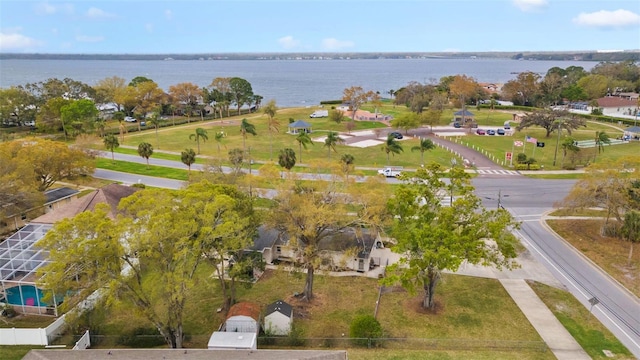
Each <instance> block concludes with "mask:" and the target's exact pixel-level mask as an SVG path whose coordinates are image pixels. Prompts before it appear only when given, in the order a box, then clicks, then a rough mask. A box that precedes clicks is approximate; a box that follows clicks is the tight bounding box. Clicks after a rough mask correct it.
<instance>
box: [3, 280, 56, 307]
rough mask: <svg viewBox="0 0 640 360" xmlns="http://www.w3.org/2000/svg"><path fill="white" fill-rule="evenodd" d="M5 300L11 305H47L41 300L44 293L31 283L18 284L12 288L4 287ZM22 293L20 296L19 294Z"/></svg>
mask: <svg viewBox="0 0 640 360" xmlns="http://www.w3.org/2000/svg"><path fill="white" fill-rule="evenodd" d="M5 291H6V296H5V297H6V302H7V303H8V304H11V305H26V306H38V305H40V306H47V305H48V304H47V303H45V302H44V301H42V298H43V297H44V293H43V292H42V290H40V289H38V288H37V287H35V286H33V285H19V286H14V287H12V288H8V289H5ZM21 293H22V296H20V295H21ZM38 299H40V304H38Z"/></svg>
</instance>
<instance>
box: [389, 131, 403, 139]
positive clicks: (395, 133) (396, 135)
mask: <svg viewBox="0 0 640 360" xmlns="http://www.w3.org/2000/svg"><path fill="white" fill-rule="evenodd" d="M389 136H393V137H394V138H396V139H402V138H403V136H402V134H400V133H399V132H397V131H394V132H392V133H389Z"/></svg>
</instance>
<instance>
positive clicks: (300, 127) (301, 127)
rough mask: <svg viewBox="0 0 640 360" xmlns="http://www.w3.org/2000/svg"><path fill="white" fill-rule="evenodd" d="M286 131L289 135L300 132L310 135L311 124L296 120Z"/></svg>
mask: <svg viewBox="0 0 640 360" xmlns="http://www.w3.org/2000/svg"><path fill="white" fill-rule="evenodd" d="M287 131H288V132H289V134H298V133H300V132H302V131H304V132H306V133H311V124H309V123H308V122H306V121H304V120H296V121H294V122H292V123H291V124H289V129H288V130H287Z"/></svg>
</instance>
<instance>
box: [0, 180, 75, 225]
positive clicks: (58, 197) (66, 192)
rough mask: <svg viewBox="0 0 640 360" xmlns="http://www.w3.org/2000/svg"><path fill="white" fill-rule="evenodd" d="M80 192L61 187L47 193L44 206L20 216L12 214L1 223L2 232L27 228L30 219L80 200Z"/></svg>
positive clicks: (22, 213) (24, 212)
mask: <svg viewBox="0 0 640 360" xmlns="http://www.w3.org/2000/svg"><path fill="white" fill-rule="evenodd" d="M79 193H80V192H79V191H78V190H75V189H71V188H68V187H60V188H56V189H50V190H47V191H45V192H44V193H43V194H44V199H45V200H44V205H43V206H38V207H34V208H32V209H28V210H25V211H23V212H20V213H18V214H12V215H9V216H7V217H6V218H5V219H2V221H0V230H16V231H17V230H18V229H20V228H21V227H23V226H25V225H26V224H27V223H28V222H29V220H30V219H33V218H36V217H38V216H40V215H42V214H47V213H50V212H52V211H53V210H55V209H58V208H60V207H62V206H64V205H65V204H68V203H69V202H71V201H72V200H74V199H77V198H78V194H79Z"/></svg>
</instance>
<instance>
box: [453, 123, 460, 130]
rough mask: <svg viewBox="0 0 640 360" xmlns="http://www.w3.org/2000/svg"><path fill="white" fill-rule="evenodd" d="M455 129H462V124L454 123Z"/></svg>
mask: <svg viewBox="0 0 640 360" xmlns="http://www.w3.org/2000/svg"><path fill="white" fill-rule="evenodd" d="M453 127H454V128H456V129H460V128H461V127H462V124H460V123H459V122H456V123H453Z"/></svg>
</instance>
